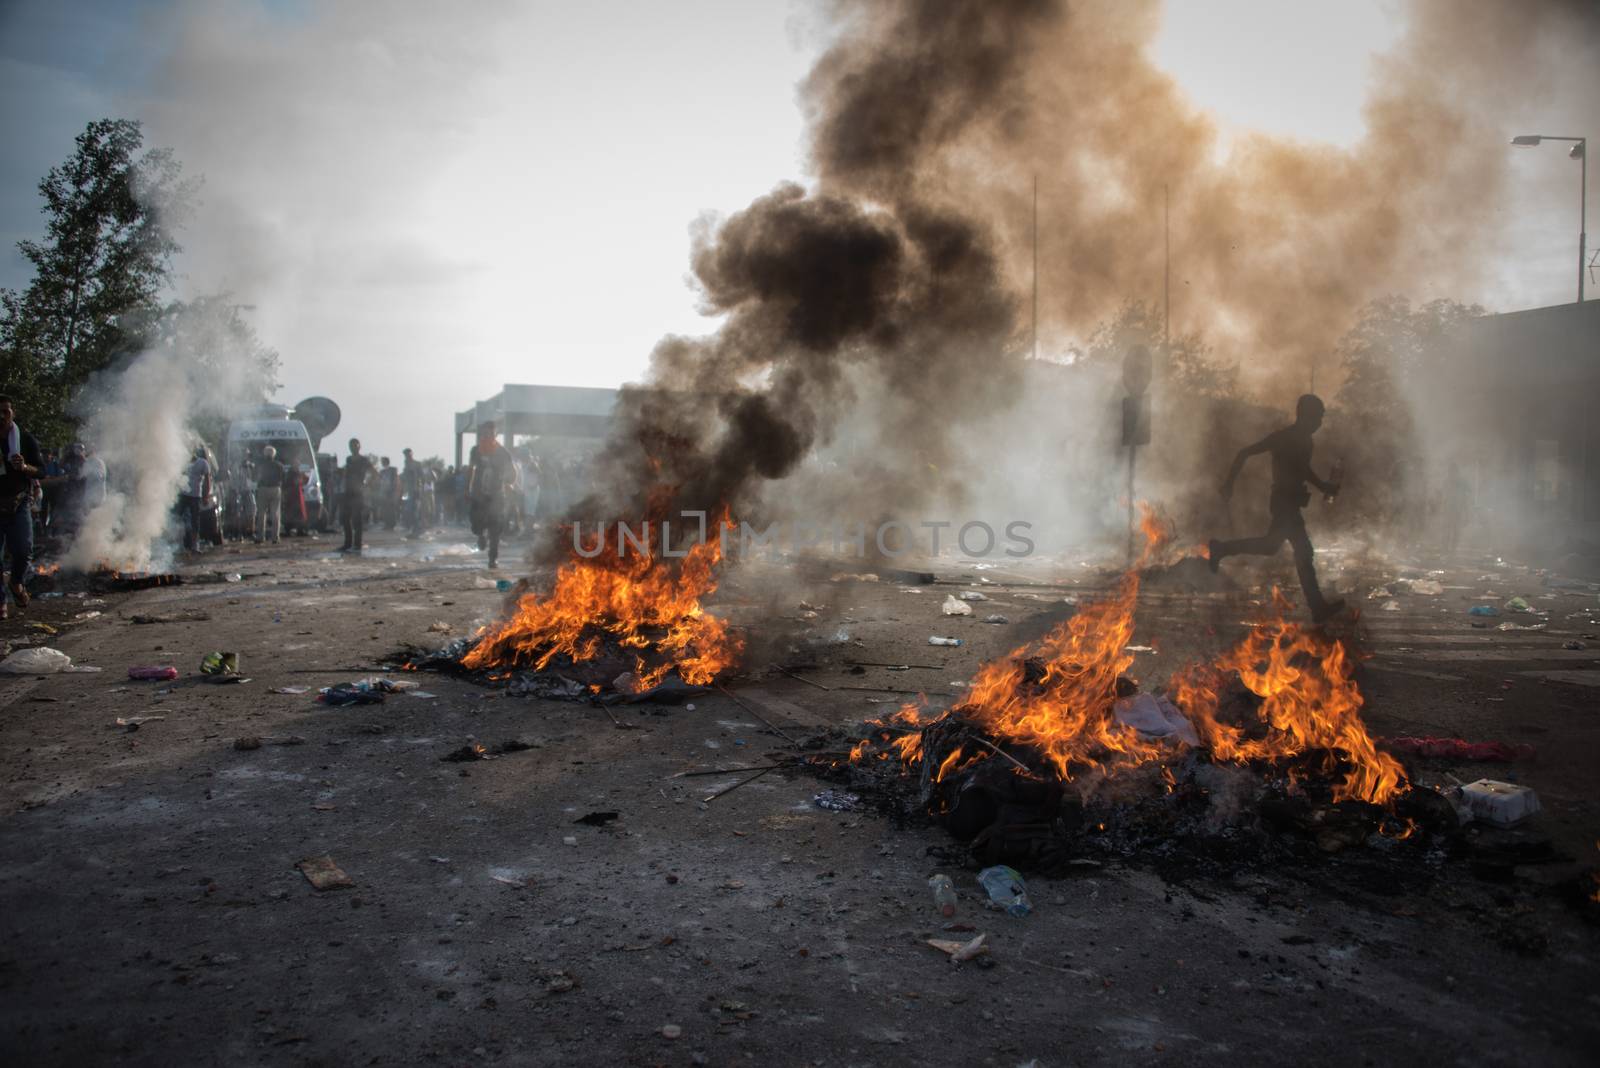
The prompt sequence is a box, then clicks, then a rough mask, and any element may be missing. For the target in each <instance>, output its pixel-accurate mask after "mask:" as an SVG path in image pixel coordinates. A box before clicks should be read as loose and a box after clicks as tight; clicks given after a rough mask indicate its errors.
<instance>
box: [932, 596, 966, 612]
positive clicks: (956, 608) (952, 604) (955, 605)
mask: <svg viewBox="0 0 1600 1068" xmlns="http://www.w3.org/2000/svg"><path fill="white" fill-rule="evenodd" d="M940 611H942V612H943V613H944V614H945V615H947V616H970V615H971V614H972V606H971V605H970V604H968V603H967V602H966V601H963V600H961V599H960V598H959V597H946V598H945V599H944V604H943V605H942V606H941V607H940Z"/></svg>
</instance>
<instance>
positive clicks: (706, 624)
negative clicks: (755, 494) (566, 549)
mask: <svg viewBox="0 0 1600 1068" xmlns="http://www.w3.org/2000/svg"><path fill="white" fill-rule="evenodd" d="M718 526H719V527H720V528H722V529H731V528H732V521H731V520H730V519H729V518H728V517H727V514H726V512H724V514H723V516H722V518H721V519H720V520H719V523H718ZM652 527H653V524H646V533H647V534H648V533H649V532H650V529H651V528H652ZM619 542H620V539H619ZM721 561H722V542H721V539H720V538H718V537H711V538H709V539H708V540H706V541H703V542H701V543H699V544H697V545H694V546H692V547H691V548H690V549H689V550H688V552H687V555H685V556H684V557H683V558H681V559H679V560H677V562H676V566H672V565H669V564H667V563H665V562H663V561H661V560H658V559H657V558H656V556H655V554H654V553H653V552H641V551H638V550H634V551H632V552H624V551H623V550H622V546H621V545H620V544H615V545H613V544H612V543H611V542H610V541H607V542H606V543H605V545H604V547H603V548H602V550H601V551H600V552H599V553H598V554H597V555H595V556H594V557H592V558H590V559H584V558H582V557H578V556H574V558H573V559H571V560H569V561H568V562H567V563H565V564H563V565H561V567H560V568H558V569H557V570H556V578H555V583H554V585H553V587H552V589H551V590H550V592H549V594H548V595H546V596H540V595H539V594H537V593H528V594H524V595H523V596H522V598H521V599H520V600H519V601H518V602H517V608H516V611H515V612H514V613H513V614H512V616H511V618H510V619H507V620H505V621H504V622H502V623H499V624H497V625H495V626H493V627H491V628H489V630H488V631H487V633H485V634H484V636H483V638H482V640H481V641H479V642H478V644H477V645H476V646H475V647H474V648H473V649H472V651H471V652H469V653H468V654H467V655H466V656H464V657H463V658H462V664H463V665H464V666H466V667H468V668H471V669H473V670H478V669H482V668H491V667H533V668H535V669H538V670H543V669H545V668H547V667H549V666H550V664H551V662H553V661H554V660H555V659H556V658H557V657H559V656H565V657H567V658H569V659H571V660H573V661H575V662H580V661H585V660H593V659H594V658H595V657H597V656H599V655H600V653H601V652H602V650H603V647H604V644H605V640H606V638H608V637H609V638H611V639H612V640H613V641H615V642H616V643H617V644H619V645H621V646H622V647H623V648H626V649H630V650H635V652H634V653H633V661H634V669H633V673H634V678H635V683H634V685H635V688H636V689H638V690H646V689H649V688H650V687H652V686H656V685H659V684H660V682H661V681H662V679H664V678H665V677H666V676H667V674H668V673H669V672H672V671H677V673H678V675H679V677H681V678H682V679H683V681H684V682H687V683H689V684H690V685H695V686H703V685H708V684H710V683H711V682H713V681H715V680H716V678H717V676H718V675H719V674H721V673H723V672H725V671H727V670H728V669H729V668H731V667H732V666H733V665H734V664H735V663H736V662H737V661H738V658H739V655H740V654H741V653H742V652H743V650H744V643H743V640H742V639H741V638H740V637H739V636H738V635H737V634H735V633H733V632H732V631H731V630H730V629H729V627H728V624H727V622H726V621H724V620H721V619H718V618H717V617H715V616H712V615H708V614H707V613H706V611H705V609H704V608H703V607H702V606H701V604H700V602H701V599H702V598H704V597H706V596H708V595H709V594H710V593H712V592H713V591H714V590H715V589H716V588H717V581H716V568H717V565H718V564H719V563H720V562H721ZM646 654H650V655H649V656H648V658H647V656H646Z"/></svg>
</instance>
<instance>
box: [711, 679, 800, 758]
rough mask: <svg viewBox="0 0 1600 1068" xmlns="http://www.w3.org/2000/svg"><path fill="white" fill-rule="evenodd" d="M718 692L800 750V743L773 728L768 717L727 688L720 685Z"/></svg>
mask: <svg viewBox="0 0 1600 1068" xmlns="http://www.w3.org/2000/svg"><path fill="white" fill-rule="evenodd" d="M717 692H718V693H720V694H722V696H724V697H726V698H727V699H728V700H730V701H732V702H733V703H734V704H736V705H738V706H739V707H740V708H742V709H744V710H745V711H746V712H748V713H750V714H751V715H752V716H754V717H756V719H758V720H760V721H761V722H762V723H763V724H764V725H765V726H766V728H767V730H769V731H771V732H772V733H773V734H776V735H777V736H778V737H779V738H782V739H783V740H784V741H786V742H788V743H789V744H790V745H792V746H794V747H795V748H796V749H799V748H800V743H799V742H797V741H795V740H794V739H793V738H791V737H789V736H788V735H787V734H785V733H783V732H782V731H780V730H779V729H778V728H777V727H775V726H773V724H772V723H771V722H769V721H768V720H767V717H765V716H763V715H762V714H761V713H760V712H757V711H756V710H755V709H753V708H751V707H750V706H749V705H747V704H745V703H744V702H743V701H741V700H739V699H738V698H737V697H735V696H733V694H732V693H730V692H728V688H727V687H726V686H723V685H720V684H719V685H718V686H717Z"/></svg>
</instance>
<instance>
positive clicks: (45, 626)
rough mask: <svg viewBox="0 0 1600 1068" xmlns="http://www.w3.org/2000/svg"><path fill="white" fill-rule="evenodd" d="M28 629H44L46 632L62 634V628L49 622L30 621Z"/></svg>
mask: <svg viewBox="0 0 1600 1068" xmlns="http://www.w3.org/2000/svg"><path fill="white" fill-rule="evenodd" d="M28 629H29V630H37V631H42V632H43V633H45V634H60V633H61V631H60V630H58V629H57V628H55V627H52V626H51V625H50V624H48V623H29V624H28Z"/></svg>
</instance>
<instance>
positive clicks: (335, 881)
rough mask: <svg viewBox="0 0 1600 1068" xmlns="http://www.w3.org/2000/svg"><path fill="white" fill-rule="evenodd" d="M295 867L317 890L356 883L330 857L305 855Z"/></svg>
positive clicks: (340, 888)
mask: <svg viewBox="0 0 1600 1068" xmlns="http://www.w3.org/2000/svg"><path fill="white" fill-rule="evenodd" d="M295 867H297V868H299V869H300V873H301V874H302V875H304V876H305V877H306V882H308V883H310V884H311V885H312V887H314V888H315V889H317V890H342V889H344V888H346V887H350V886H354V885H356V884H355V880H354V879H352V878H350V876H348V875H346V874H345V873H344V871H343V869H341V868H340V867H339V865H337V864H335V863H334V862H333V858H332V857H307V858H306V859H304V860H302V861H301V862H300V863H298V864H296V865H295Z"/></svg>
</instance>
